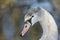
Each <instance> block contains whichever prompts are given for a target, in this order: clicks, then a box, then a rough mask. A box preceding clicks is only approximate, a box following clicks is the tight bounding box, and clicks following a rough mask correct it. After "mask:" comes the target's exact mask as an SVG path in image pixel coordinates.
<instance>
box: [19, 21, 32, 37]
mask: <svg viewBox="0 0 60 40" xmlns="http://www.w3.org/2000/svg"><path fill="white" fill-rule="evenodd" d="M30 27H31V23H30V22H28V21H27V23H25V25H24V28H23V30H22V32H21V34H20V36H21V37H23V36H24V35H25V34H26V33H27V32H28V30H29V28H30Z"/></svg>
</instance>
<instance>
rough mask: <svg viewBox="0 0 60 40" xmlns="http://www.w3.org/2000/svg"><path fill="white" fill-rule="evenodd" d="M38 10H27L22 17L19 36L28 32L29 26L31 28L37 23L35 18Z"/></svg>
mask: <svg viewBox="0 0 60 40" xmlns="http://www.w3.org/2000/svg"><path fill="white" fill-rule="evenodd" d="M38 10H39V9H29V10H28V12H27V14H26V15H25V17H24V22H25V24H24V28H23V30H22V32H21V34H20V36H24V35H25V34H26V33H27V31H28V30H29V28H30V27H31V26H33V25H34V24H35V23H36V22H38V16H37V12H38Z"/></svg>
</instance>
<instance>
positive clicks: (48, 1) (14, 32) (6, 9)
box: [0, 0, 60, 40]
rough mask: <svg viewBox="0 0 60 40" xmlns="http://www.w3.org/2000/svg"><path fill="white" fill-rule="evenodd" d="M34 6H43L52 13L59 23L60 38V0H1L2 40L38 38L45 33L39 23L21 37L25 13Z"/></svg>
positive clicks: (0, 36) (32, 39)
mask: <svg viewBox="0 0 60 40" xmlns="http://www.w3.org/2000/svg"><path fill="white" fill-rule="evenodd" d="M34 6H41V7H43V8H44V9H46V10H47V11H48V12H50V13H51V15H52V16H53V17H54V19H55V21H56V23H57V26H58V32H59V37H58V40H60V0H0V40H38V39H39V38H40V37H41V36H42V33H43V31H42V28H41V26H40V25H39V23H36V24H35V25H34V27H31V28H30V30H29V31H28V32H27V34H26V35H25V36H24V37H20V32H21V30H22V28H23V25H24V15H25V14H26V12H27V10H28V9H29V8H30V7H34Z"/></svg>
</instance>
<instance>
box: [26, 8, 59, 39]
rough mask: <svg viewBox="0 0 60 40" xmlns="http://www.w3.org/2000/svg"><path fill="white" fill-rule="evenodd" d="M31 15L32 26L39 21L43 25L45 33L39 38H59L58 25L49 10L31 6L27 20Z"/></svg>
mask: <svg viewBox="0 0 60 40" xmlns="http://www.w3.org/2000/svg"><path fill="white" fill-rule="evenodd" d="M32 16H34V17H32ZM31 17H32V19H31V22H32V26H33V25H34V24H35V23H36V22H38V21H39V23H40V25H41V26H42V29H43V35H42V37H41V38H40V39H39V40H58V29H57V25H56V23H55V21H54V18H53V17H52V16H51V14H50V13H49V12H47V11H46V10H45V9H43V8H41V7H33V8H30V9H29V10H28V12H27V14H26V15H25V21H27V20H29V19H30V18H31Z"/></svg>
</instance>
